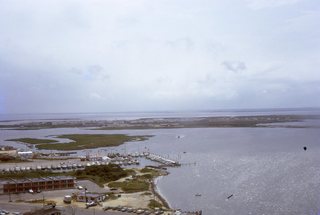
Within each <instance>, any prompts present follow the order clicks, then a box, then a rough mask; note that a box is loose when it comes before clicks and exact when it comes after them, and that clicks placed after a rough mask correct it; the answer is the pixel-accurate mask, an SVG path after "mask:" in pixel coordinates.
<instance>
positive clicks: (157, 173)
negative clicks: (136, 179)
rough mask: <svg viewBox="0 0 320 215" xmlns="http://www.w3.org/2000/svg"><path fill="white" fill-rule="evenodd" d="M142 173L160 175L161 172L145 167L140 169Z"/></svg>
mask: <svg viewBox="0 0 320 215" xmlns="http://www.w3.org/2000/svg"><path fill="white" fill-rule="evenodd" d="M140 172H141V173H148V174H150V175H152V176H153V177H156V176H159V175H160V173H159V171H158V170H155V169H152V168H148V167H144V168H143V169H141V170H140Z"/></svg>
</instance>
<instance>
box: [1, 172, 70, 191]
mask: <svg viewBox="0 0 320 215" xmlns="http://www.w3.org/2000/svg"><path fill="white" fill-rule="evenodd" d="M74 187H75V178H73V177H70V176H55V177H45V178H25V179H8V180H1V181H0V193H7V194H10V193H23V192H36V191H43V190H58V189H72V188H74Z"/></svg>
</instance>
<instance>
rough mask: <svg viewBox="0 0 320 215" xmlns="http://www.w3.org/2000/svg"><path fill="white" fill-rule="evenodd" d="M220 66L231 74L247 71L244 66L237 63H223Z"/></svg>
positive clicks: (242, 63)
mask: <svg viewBox="0 0 320 215" xmlns="http://www.w3.org/2000/svg"><path fill="white" fill-rule="evenodd" d="M222 65H223V66H224V67H225V68H226V69H227V70H228V71H231V72H241V71H243V70H246V69H247V66H246V64H245V63H244V62H239V61H224V62H222Z"/></svg>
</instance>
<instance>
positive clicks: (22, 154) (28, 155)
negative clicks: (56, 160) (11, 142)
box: [18, 151, 33, 159]
mask: <svg viewBox="0 0 320 215" xmlns="http://www.w3.org/2000/svg"><path fill="white" fill-rule="evenodd" d="M18 156H19V157H20V158H22V159H30V158H32V157H33V152H32V151H27V152H18Z"/></svg>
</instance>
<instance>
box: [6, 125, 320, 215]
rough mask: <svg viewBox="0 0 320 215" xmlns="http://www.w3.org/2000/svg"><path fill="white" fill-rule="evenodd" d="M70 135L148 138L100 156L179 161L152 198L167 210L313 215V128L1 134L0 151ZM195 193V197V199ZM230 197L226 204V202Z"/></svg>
mask: <svg viewBox="0 0 320 215" xmlns="http://www.w3.org/2000/svg"><path fill="white" fill-rule="evenodd" d="M72 133H125V134H152V135H154V137H152V138H151V139H150V140H148V141H144V142H131V143H127V144H124V145H122V146H120V147H115V148H110V149H108V151H119V152H125V151H126V152H135V151H142V150H145V149H146V148H148V149H149V150H150V151H152V152H156V153H158V154H161V155H164V156H168V157H170V158H172V159H177V160H179V161H180V162H181V163H182V164H183V165H182V167H180V168H170V169H169V171H170V174H169V175H168V176H166V177H162V178H161V179H160V180H158V187H159V190H160V192H161V193H162V194H163V195H164V196H165V198H166V199H167V200H168V201H169V203H170V205H171V206H172V207H174V208H182V209H184V210H199V209H202V210H203V212H204V213H203V214H208V215H212V214H218V215H233V214H237V215H239V214H240V215H241V214H266V215H267V214H268V215H269V214H275V215H276V214H277V215H279V214H288V215H289V214H290V215H291V214H292V215H295V214H297V215H301V214H310V215H311V214H318V212H319V209H320V132H319V129H318V128H203V129H201V128H196V129H167V130H165V129H158V130H127V131H125V130H122V131H96V130H95V131H92V130H84V129H77V128H68V129H44V130H35V131H28V130H26V131H14V130H12V131H8V130H2V131H0V144H1V145H7V144H8V142H5V141H4V140H5V139H10V138H18V137H46V136H48V135H59V134H72ZM178 136H179V137H180V138H178ZM18 146H19V145H18ZM304 146H307V151H304V150H303V147H304ZM99 150H100V151H101V149H99ZM99 150H97V149H96V150H91V151H92V152H98V151H99ZM197 193H199V194H201V196H199V197H198V196H195V194H197ZM230 195H233V196H232V197H231V198H230V199H227V197H228V196H230Z"/></svg>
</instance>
